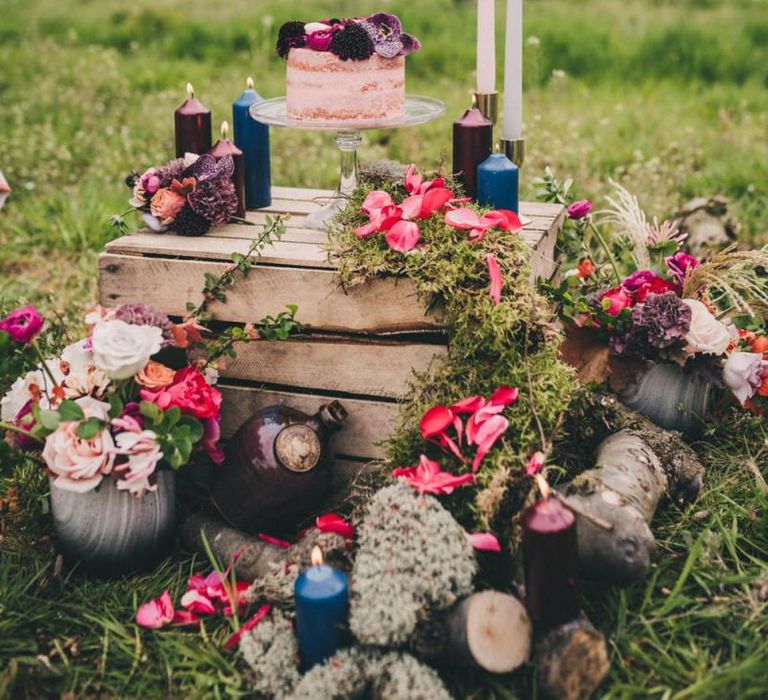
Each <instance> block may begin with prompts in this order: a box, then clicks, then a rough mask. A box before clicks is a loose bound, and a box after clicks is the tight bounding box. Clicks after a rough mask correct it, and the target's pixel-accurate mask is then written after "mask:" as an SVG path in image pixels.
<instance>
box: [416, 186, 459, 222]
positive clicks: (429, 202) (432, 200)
mask: <svg viewBox="0 0 768 700" xmlns="http://www.w3.org/2000/svg"><path fill="white" fill-rule="evenodd" d="M452 199H453V192H451V191H450V190H447V189H445V188H444V187H436V188H434V189H430V190H428V191H427V192H426V194H425V195H424V199H423V200H422V203H421V211H420V212H419V218H420V219H426V218H427V217H429V216H432V214H434V213H435V212H436V211H437V210H438V209H442V208H443V207H444V206H445V205H446V204H448V202H450V201H451V200H452Z"/></svg>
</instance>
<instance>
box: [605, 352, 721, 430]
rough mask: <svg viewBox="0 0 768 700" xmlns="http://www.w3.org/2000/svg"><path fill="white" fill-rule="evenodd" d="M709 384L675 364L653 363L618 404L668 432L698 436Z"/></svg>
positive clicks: (704, 419) (705, 413) (707, 401)
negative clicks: (645, 417) (677, 431)
mask: <svg viewBox="0 0 768 700" xmlns="http://www.w3.org/2000/svg"><path fill="white" fill-rule="evenodd" d="M709 391H710V384H709V382H707V381H706V380H705V379H704V378H703V377H701V376H699V375H696V374H692V373H690V372H686V371H685V370H683V368H681V367H679V366H678V365H674V364H669V363H658V364H653V365H651V367H650V368H649V369H648V371H647V372H646V373H645V374H643V375H641V376H640V377H639V378H638V380H637V382H635V383H634V384H632V385H630V386H629V387H627V388H626V389H625V390H624V391H623V392H622V393H621V394H620V396H619V398H620V399H621V402H622V403H623V404H624V405H625V406H627V407H629V408H631V409H633V410H635V411H638V412H639V413H642V414H643V415H645V416H647V417H648V418H650V419H651V420H652V421H653V422H654V423H656V425H659V426H661V427H662V428H667V429H668V430H679V431H680V432H681V433H683V435H685V436H686V437H687V438H692V439H694V438H697V437H700V436H701V434H702V432H703V431H704V425H705V421H706V418H707V410H708V408H709Z"/></svg>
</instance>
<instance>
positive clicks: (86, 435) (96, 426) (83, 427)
mask: <svg viewBox="0 0 768 700" xmlns="http://www.w3.org/2000/svg"><path fill="white" fill-rule="evenodd" d="M103 429H104V424H103V423H102V422H101V421H100V420H99V419H98V418H88V419H87V420H84V421H83V422H82V423H80V425H78V426H77V431H76V433H77V437H79V438H82V439H83V440H91V439H93V438H95V437H96V436H97V435H98V434H99V433H100V432H101V431H102V430H103Z"/></svg>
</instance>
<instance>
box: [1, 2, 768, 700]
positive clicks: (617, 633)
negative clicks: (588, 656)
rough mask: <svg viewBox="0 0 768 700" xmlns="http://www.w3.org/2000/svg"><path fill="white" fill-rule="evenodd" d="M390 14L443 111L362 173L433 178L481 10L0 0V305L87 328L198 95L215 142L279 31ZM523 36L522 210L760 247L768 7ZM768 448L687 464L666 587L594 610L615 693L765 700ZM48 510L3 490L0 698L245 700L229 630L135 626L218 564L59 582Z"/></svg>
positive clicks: (731, 440)
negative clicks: (618, 184)
mask: <svg viewBox="0 0 768 700" xmlns="http://www.w3.org/2000/svg"><path fill="white" fill-rule="evenodd" d="M384 6H385V7H386V8H387V9H389V10H391V11H394V12H397V13H398V14H400V15H401V17H402V18H403V19H404V21H405V24H406V27H407V28H408V29H409V30H411V31H413V32H414V33H416V34H417V35H418V36H419V37H420V38H421V39H422V42H423V44H424V49H423V51H422V52H420V53H418V54H416V55H414V56H413V57H412V58H411V59H409V68H408V81H409V91H411V92H414V93H423V94H428V95H433V96H436V97H440V98H442V99H444V100H445V101H446V102H447V103H448V105H449V109H448V115H447V116H446V117H444V118H443V119H441V120H439V121H437V122H435V123H433V124H430V125H427V126H424V127H418V128H414V129H409V130H402V131H397V132H374V133H371V134H368V135H367V138H366V143H365V145H364V148H363V151H362V155H363V157H366V158H375V157H381V156H389V157H394V158H398V159H401V160H406V161H411V160H413V161H416V162H419V163H420V164H422V165H424V166H429V165H430V164H434V163H436V162H437V161H438V160H439V159H440V157H441V156H445V157H450V121H451V119H452V118H453V117H455V116H456V115H458V114H459V113H460V111H461V109H463V108H464V107H465V106H466V105H467V103H468V100H469V96H470V93H471V91H472V88H473V76H472V71H473V68H474V47H473V34H474V31H473V21H474V20H473V8H474V2H470V1H469V0H464V1H458V0H457V1H452V0H429V2H426V1H424V2H421V3H414V2H405V0H392V1H391V2H384V1H383V0H378V1H376V2H374V0H360V1H359V2H350V1H346V0H345V1H341V0H336V1H332V0H316V1H315V2H311V3H310V2H307V1H306V0H305V1H304V2H299V0H288V1H286V0H281V1H278V0H272V1H266V2H265V1H263V0H249V1H246V0H229V1H228V2H226V3H224V2H221V1H220V0H219V1H218V2H212V1H211V0H184V1H182V0H167V1H164V2H157V1H156V2H149V1H148V0H134V1H133V2H131V3H124V2H118V0H58V1H54V0H3V2H2V7H1V8H0V15H1V19H0V67H1V69H0V169H2V170H3V171H4V173H5V175H6V176H7V177H8V179H9V181H10V182H11V185H12V187H13V188H14V192H13V195H12V197H11V199H10V200H9V202H8V203H7V205H6V207H5V209H4V210H3V211H2V212H1V213H0V244H1V245H0V269H1V270H2V273H3V274H2V275H1V276H0V298H2V300H4V301H5V302H8V301H9V300H12V299H16V298H26V299H31V300H34V301H37V302H39V303H41V304H42V305H43V306H44V307H45V308H48V309H51V308H62V309H65V310H66V311H67V314H68V315H69V316H70V317H72V318H76V317H78V316H79V314H80V312H81V311H82V309H83V308H84V307H85V306H86V305H87V304H89V303H91V302H92V301H93V300H94V298H95V279H96V264H95V263H96V255H97V253H98V251H99V249H100V248H101V247H102V246H103V244H104V243H105V242H106V241H107V240H109V239H110V237H112V236H113V235H114V233H113V231H112V230H111V229H110V228H109V225H108V224H107V217H108V215H109V214H111V213H114V212H117V211H121V210H123V209H124V208H125V206H126V199H127V196H128V193H127V190H125V189H123V188H122V178H123V176H124V175H125V174H126V173H127V172H128V171H129V170H131V169H132V168H138V169H142V168H145V167H148V166H149V165H154V164H158V163H161V162H162V161H164V160H166V159H168V158H169V157H170V156H171V155H172V148H173V145H172V144H173V131H172V112H173V109H174V108H175V107H176V106H177V105H178V104H179V103H180V102H181V101H182V99H183V97H184V84H185V83H186V82H187V81H188V80H190V81H192V82H193V83H194V85H195V87H196V90H197V93H198V95H199V96H200V97H201V98H202V99H203V100H204V101H205V103H206V104H208V105H209V106H210V107H211V108H212V109H213V110H214V122H215V123H216V122H219V121H220V120H223V119H225V118H228V117H229V109H230V103H231V101H232V100H233V99H234V98H235V97H236V96H237V94H239V92H240V90H241V87H242V85H243V83H244V80H245V77H246V76H247V75H252V76H253V77H254V79H255V81H256V85H257V89H259V90H260V91H261V92H262V93H263V94H264V95H265V96H274V95H278V94H281V92H282V89H283V70H284V69H283V65H282V63H281V62H280V61H279V60H278V59H277V58H276V57H275V56H273V54H272V52H271V47H272V43H273V37H274V34H275V32H276V28H277V27H278V26H279V25H280V23H281V22H282V21H285V20H287V19H293V18H296V17H301V18H307V19H311V18H315V17H321V16H323V15H331V14H345V13H346V14H362V13H365V12H368V11H371V10H373V9H379V8H381V7H384ZM502 6H503V3H501V2H499V9H498V12H499V13H500V14H501V13H502ZM266 17H271V18H272V19H273V22H272V23H270V22H269V21H266V22H265V21H264V20H265V18H266ZM525 35H526V39H527V43H526V53H525V66H526V70H525V76H526V93H525V121H526V127H527V139H528V143H527V150H528V154H527V162H526V166H525V169H524V171H523V173H524V182H523V188H524V194H525V195H527V196H529V197H530V196H532V181H533V178H534V177H535V176H537V175H539V174H540V173H541V171H542V170H543V168H544V166H545V165H550V166H552V167H553V168H554V169H555V171H556V172H557V173H558V174H559V175H561V176H562V177H565V176H572V177H574V178H575V179H576V181H577V186H578V190H579V193H580V195H582V196H590V197H596V198H599V197H600V196H601V195H603V194H604V193H606V192H607V190H608V184H607V179H608V178H609V177H612V178H616V179H619V180H621V181H622V182H623V183H624V184H625V185H627V186H628V187H629V188H630V189H631V190H633V191H635V192H636V193H637V194H638V195H639V197H640V200H641V203H642V204H643V205H644V206H645V207H646V209H647V210H648V213H649V214H651V215H654V214H656V215H658V216H659V217H663V216H665V215H668V214H669V213H671V212H673V211H675V210H676V208H677V207H679V206H680V204H681V203H683V202H685V201H686V200H687V199H688V198H690V197H692V196H694V195H711V194H715V193H720V192H721V193H724V194H726V195H727V196H728V197H730V199H731V201H732V203H733V206H734V210H735V212H736V214H737V216H738V218H739V219H740V220H741V221H742V224H743V227H742V236H743V238H744V240H745V241H746V242H752V243H757V242H760V241H762V240H763V237H764V235H765V233H766V231H767V230H768V140H767V139H766V133H768V61H767V60H766V50H765V47H766V45H767V44H768V4H766V3H765V2H764V0H740V1H737V0H732V1H726V0H655V1H652V0H578V2H574V0H537V1H536V2H532V1H531V2H527V3H526V28H525ZM502 45H503V42H502V37H501V34H500V35H499V38H498V47H499V48H500V47H501V46H502ZM498 53H499V76H501V63H502V52H501V50H499V52H498ZM272 142H273V181H274V182H276V183H281V184H294V185H309V186H332V185H333V184H334V182H335V177H336V167H337V158H336V153H335V151H334V148H333V146H332V144H331V142H330V139H329V138H328V136H326V135H323V134H319V133H314V132H287V131H281V130H273V132H272ZM296 301H297V302H298V303H300V302H301V300H296ZM766 437H768V436H766V434H765V431H764V429H763V427H762V426H760V425H756V424H750V425H747V422H746V421H745V422H743V423H740V424H736V425H733V424H731V423H730V422H728V421H726V422H725V423H724V424H723V425H722V426H720V427H718V428H717V429H716V430H714V431H713V432H712V434H710V435H708V436H707V438H706V440H705V441H704V442H703V443H702V444H701V445H699V446H698V448H697V449H698V451H699V453H700V455H701V457H702V459H703V460H704V461H705V462H706V464H707V467H708V469H709V472H708V478H707V486H708V491H707V493H706V494H705V495H704V497H703V499H702V500H701V501H700V502H699V503H698V504H696V505H695V506H694V508H692V509H691V510H690V512H686V513H682V514H681V513H678V512H676V511H675V510H674V509H673V508H672V507H671V506H668V507H665V508H663V509H662V510H661V511H660V513H659V515H658V516H657V518H656V522H655V527H656V531H657V533H658V535H659V538H660V556H659V559H658V563H657V565H656V567H655V569H654V571H653V574H652V576H651V577H650V578H649V579H648V580H647V581H646V582H644V583H642V584H639V585H636V586H634V587H631V588H629V589H626V590H622V591H619V590H613V589H610V590H602V589H597V588H590V589H589V590H588V594H589V595H588V598H589V600H590V614H591V615H592V617H593V618H594V619H595V620H596V621H597V622H598V624H599V625H600V627H601V628H602V629H603V630H604V631H605V632H606V634H607V635H608V636H609V637H610V640H611V650H612V671H611V677H610V680H609V682H608V683H606V686H605V688H604V689H603V690H602V692H601V696H602V697H605V698H616V699H618V698H621V699H622V700H623V699H634V698H654V699H659V700H662V699H664V700H666V699H667V698H686V699H696V700H700V699H710V698H711V699H712V700H714V699H716V698H717V699H720V698H723V697H728V698H730V699H732V700H741V699H742V698H745V699H746V698H764V697H768V680H766V678H768V641H766V639H768V635H766V632H768V630H766V619H768V618H767V617H766V602H765V601H766V598H768V564H767V563H766V561H767V560H768V553H767V552H766V550H768V535H767V534H766V532H767V526H768V515H767V510H766V493H765V487H764V484H763V483H761V482H760V481H759V480H758V479H756V477H755V471H753V470H750V469H749V468H748V464H750V460H752V461H751V463H752V464H754V465H755V467H756V471H757V472H758V473H759V472H762V473H763V474H765V473H766V471H768V465H767V464H766V454H765V449H766V448H765V440H766ZM11 486H15V487H16V488H18V494H19V497H18V504H17V505H16V504H15V503H14V502H13V499H9V498H8V489H9V487H11ZM45 493H46V488H45V481H44V479H42V478H41V477H40V475H39V474H37V475H33V473H32V472H31V471H30V470H29V469H25V470H23V471H22V473H20V474H19V475H17V476H16V477H13V478H11V477H2V478H0V498H1V499H2V501H3V504H2V509H1V510H0V536H1V537H2V540H1V546H2V553H1V554H0V696H2V694H3V693H5V694H6V695H8V696H9V697H13V698H24V697H51V696H59V695H63V696H66V697H83V696H85V697H94V696H103V697H121V698H123V697H129V698H154V697H201V698H203V697H205V698H208V697H225V696H227V697H228V696H238V695H240V694H242V693H243V692H244V691H245V688H244V685H243V681H242V679H241V677H240V676H239V674H238V672H237V670H236V668H235V665H234V659H233V657H232V655H230V654H227V653H225V652H223V651H222V643H223V641H224V640H225V639H226V638H227V636H228V635H229V633H230V630H229V629H228V627H227V625H226V624H219V625H218V626H214V627H210V626H208V627H206V629H205V632H204V634H203V635H197V634H195V633H189V632H179V631H162V632H158V633H154V632H142V631H140V630H138V628H136V627H135V626H134V625H133V624H132V622H131V620H132V618H133V614H134V612H135V607H136V603H137V601H140V600H144V599H146V598H149V597H153V596H155V595H158V594H159V593H160V592H161V591H162V590H163V588H165V587H169V588H170V589H171V591H172V592H173V593H176V592H178V591H179V590H180V588H181V587H183V579H184V577H185V576H186V575H187V574H188V572H189V571H190V570H191V569H192V568H193V567H196V568H202V567H203V564H202V563H199V564H197V565H195V564H193V563H192V562H191V561H190V560H189V559H182V560H172V561H168V562H167V563H166V564H165V565H164V566H163V567H161V568H160V569H159V570H157V571H156V572H154V573H152V574H151V575H147V576H141V577H133V578H129V579H125V580H118V581H112V582H98V581H93V580H88V579H86V578H84V577H82V576H80V575H79V574H78V573H77V572H75V573H74V574H60V575H56V572H55V560H54V555H53V549H52V544H51V542H50V524H49V522H48V519H47V515H46V513H45ZM529 688H531V679H530V678H529V677H528V676H526V675H525V674H523V675H522V677H521V678H517V679H507V678H503V679H497V681H496V682H495V683H494V684H492V685H490V684H487V683H486V685H485V686H484V691H483V694H482V696H483V697H496V698H505V697H506V698H511V697H520V698H523V697H529V696H531V693H529V691H528V689H529ZM480 696H481V695H480V694H478V695H477V697H480Z"/></svg>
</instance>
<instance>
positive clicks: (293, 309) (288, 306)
mask: <svg viewBox="0 0 768 700" xmlns="http://www.w3.org/2000/svg"><path fill="white" fill-rule="evenodd" d="M285 308H286V309H288V313H290V314H291V316H295V315H296V312H297V311H298V310H299V306H298V304H286V307H285Z"/></svg>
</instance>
